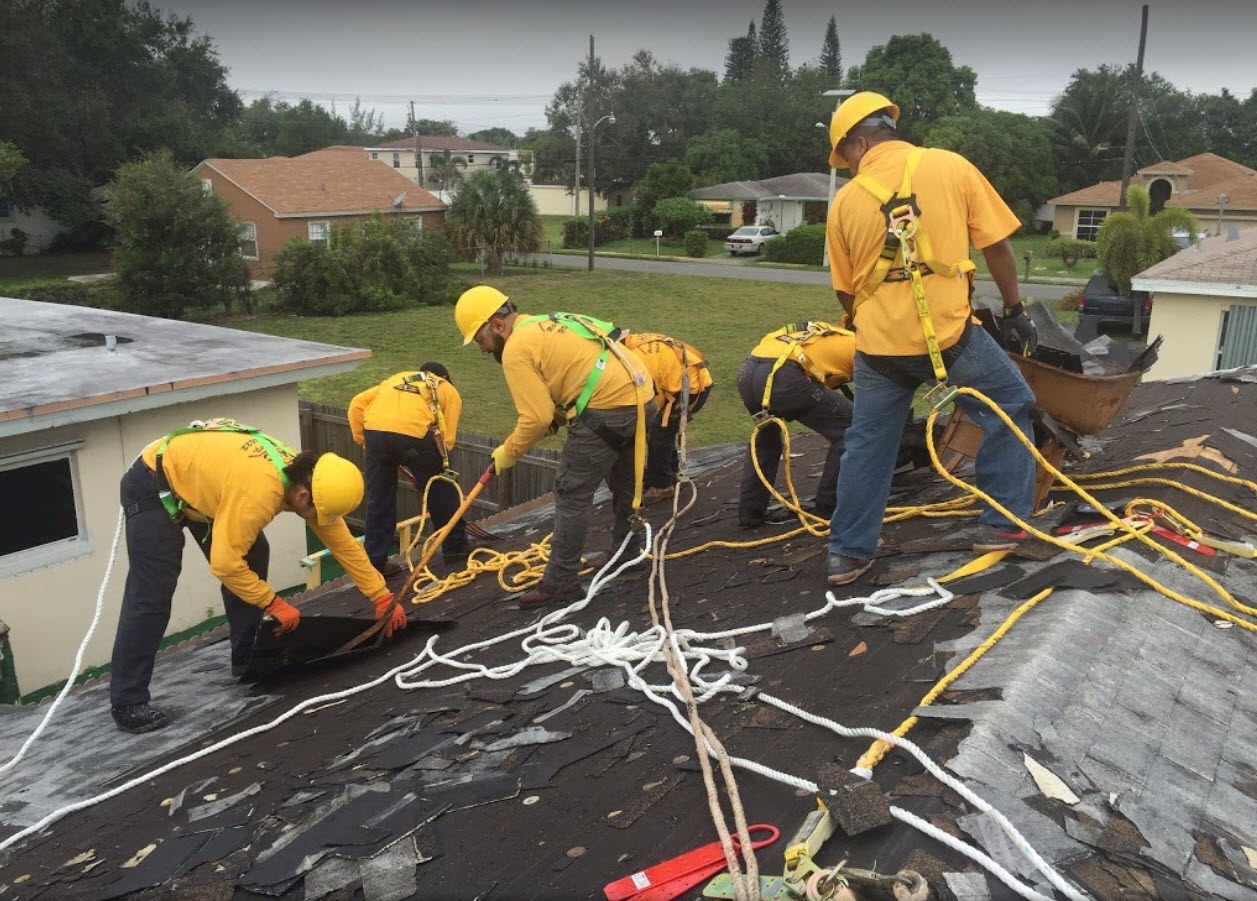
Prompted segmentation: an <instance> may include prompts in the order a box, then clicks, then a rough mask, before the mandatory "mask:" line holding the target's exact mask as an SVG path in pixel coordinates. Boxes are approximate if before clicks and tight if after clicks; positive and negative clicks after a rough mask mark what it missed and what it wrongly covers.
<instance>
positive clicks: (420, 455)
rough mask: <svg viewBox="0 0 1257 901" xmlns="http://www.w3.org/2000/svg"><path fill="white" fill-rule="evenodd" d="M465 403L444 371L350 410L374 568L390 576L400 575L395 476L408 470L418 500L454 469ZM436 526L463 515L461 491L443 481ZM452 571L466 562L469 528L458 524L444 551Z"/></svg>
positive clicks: (432, 367)
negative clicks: (392, 553)
mask: <svg viewBox="0 0 1257 901" xmlns="http://www.w3.org/2000/svg"><path fill="white" fill-rule="evenodd" d="M462 410H463V400H462V398H461V397H460V396H459V394H458V391H457V390H455V388H454V383H453V382H451V381H450V374H449V372H448V371H447V370H446V368H445V367H444V366H442V365H441V364H440V363H424V364H423V366H421V367H420V368H419V371H418V372H399V373H397V374H396V375H392V376H389V377H388V378H386V379H385V380H384V381H382V382H380V384H378V385H376V386H375V387H373V388H368V389H367V390H366V391H363V392H361V393H359V394H357V395H356V396H355V397H354V399H353V401H351V402H350V404H349V428H350V430H351V431H352V432H353V436H354V441H356V442H357V443H358V444H359V445H360V446H362V447H363V449H364V450H365V454H364V463H365V466H364V468H365V470H366V476H367V528H366V535H365V538H364V541H363V545H364V546H365V547H366V550H367V557H368V558H369V559H370V561H371V565H372V566H374V567H375V568H376V569H378V570H379V571H380V572H381V573H382V574H383V575H384V576H391V575H394V574H395V573H397V572H400V571H401V567H400V566H398V564H396V563H394V562H392V561H390V560H389V559H388V550H389V547H390V545H391V544H392V543H393V533H394V532H396V531H397V468H398V467H399V466H403V467H405V468H406V471H407V472H409V473H410V477H411V478H412V479H414V481H415V487H416V488H418V489H419V491H420V494H421V495H422V492H423V491H424V487H425V486H426V485H427V484H428V480H429V479H431V478H432V477H433V476H436V475H440V474H441V473H442V472H444V471H445V470H446V469H448V468H449V456H448V455H449V450H450V448H452V447H453V446H454V440H455V438H456V437H457V434H458V417H459V415H460V414H461V413H462ZM428 512H429V513H431V514H432V526H433V528H434V529H437V530H440V529H442V528H444V527H445V524H446V523H448V522H449V521H450V519H451V518H452V517H453V516H454V514H455V513H457V512H458V491H457V490H456V489H455V488H454V486H453V485H452V484H450V483H449V482H447V481H445V480H444V479H437V480H436V481H435V482H433V483H432V487H431V488H430V489H428ZM441 551H442V553H443V554H444V556H445V562H446V563H456V562H460V561H462V560H465V559H466V558H467V551H468V543H467V527H466V525H464V523H463V520H462V519H461V518H460V519H459V520H458V522H457V523H455V524H454V526H453V528H452V529H450V533H449V535H447V536H446V538H445V543H444V545H442V548H441Z"/></svg>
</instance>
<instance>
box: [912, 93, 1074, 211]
mask: <svg viewBox="0 0 1257 901" xmlns="http://www.w3.org/2000/svg"><path fill="white" fill-rule="evenodd" d="M924 143H925V145H926V146H927V147H942V148H944V149H946V150H953V151H955V152H956V153H959V154H960V155H961V156H963V157H965V159H967V160H969V162H971V163H973V164H974V165H975V166H977V167H978V168H979V169H980V170H981V171H982V174H983V175H985V176H986V177H987V179H988V180H989V181H990V182H991V184H992V185H993V186H994V187H995V190H996V191H998V192H999V194H1000V196H1001V197H1003V198H1004V202H1005V203H1007V204H1008V205H1009V206H1010V207H1012V209H1013V212H1015V213H1016V214H1017V218H1019V219H1020V220H1021V223H1022V225H1023V226H1025V227H1029V226H1031V225H1032V224H1033V217H1034V211H1035V210H1037V209H1038V208H1039V207H1040V206H1042V205H1043V204H1044V203H1045V202H1046V201H1047V200H1048V199H1049V198H1051V197H1055V196H1056V194H1057V192H1058V188H1059V185H1058V184H1057V181H1056V175H1055V171H1054V170H1055V162H1056V161H1055V157H1054V156H1053V153H1052V132H1051V129H1050V127H1049V126H1048V125H1047V124H1046V122H1044V120H1042V119H1036V118H1034V117H1032V116H1025V115H1022V114H1020V113H1009V112H1004V111H1001V110H993V109H986V108H981V107H980V108H978V109H975V110H973V111H971V112H967V113H963V114H961V115H954V116H945V117H943V118H942V119H939V120H938V121H937V122H935V123H934V124H933V125H932V126H930V129H929V131H928V132H926V135H925V140H924Z"/></svg>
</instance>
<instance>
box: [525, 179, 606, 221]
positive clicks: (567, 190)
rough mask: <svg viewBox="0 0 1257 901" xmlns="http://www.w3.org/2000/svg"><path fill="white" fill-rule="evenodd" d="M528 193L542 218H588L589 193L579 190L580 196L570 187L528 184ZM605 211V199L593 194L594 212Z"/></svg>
mask: <svg viewBox="0 0 1257 901" xmlns="http://www.w3.org/2000/svg"><path fill="white" fill-rule="evenodd" d="M528 191H529V193H531V194H532V199H533V200H534V201H535V202H536V204H537V212H538V213H539V214H540V215H542V216H588V215H589V192H588V191H587V190H585V189H584V188H582V189H581V192H580V196H577V195H576V194H574V193H573V191H572V186H571V185H537V184H529V186H528ZM605 209H607V198H606V197H605V196H603V195H602V194H599V193H597V192H596V191H595V192H594V212H599V211H601V210H605Z"/></svg>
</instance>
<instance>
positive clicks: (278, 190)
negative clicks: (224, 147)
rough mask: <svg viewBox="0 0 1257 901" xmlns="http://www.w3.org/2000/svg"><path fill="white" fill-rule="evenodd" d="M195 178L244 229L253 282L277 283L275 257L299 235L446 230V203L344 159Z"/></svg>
mask: <svg viewBox="0 0 1257 901" xmlns="http://www.w3.org/2000/svg"><path fill="white" fill-rule="evenodd" d="M193 172H194V173H195V174H196V175H197V176H198V177H199V178H200V179H201V183H202V184H203V185H204V186H205V190H207V191H214V192H216V193H217V194H218V195H219V196H220V197H222V198H223V200H225V201H226V202H227V205H228V206H229V207H230V208H231V212H232V215H233V216H235V217H236V219H237V220H239V222H240V254H241V256H243V257H244V259H245V261H246V262H247V263H248V267H249V276H250V277H251V278H253V279H254V280H265V279H269V278H271V276H272V275H273V274H274V272H275V256H276V254H278V253H279V252H280V250H282V249H283V247H284V245H285V244H287V243H288V241H289V240H290V239H291V238H293V237H294V236H297V237H301V238H304V239H306V240H308V241H327V240H328V237H329V235H330V234H331V229H332V226H333V225H345V224H348V223H354V222H362V221H364V220H366V219H369V218H370V217H371V216H373V215H375V214H377V213H378V214H380V215H383V216H401V217H403V218H405V219H409V220H412V221H413V222H414V223H415V227H416V228H430V227H432V226H436V225H440V224H441V222H443V221H444V218H445V204H443V203H441V201H439V200H438V199H437V198H436V197H433V196H432V195H431V194H430V193H428V192H427V191H425V190H423V189H422V188H419V187H416V186H415V185H414V184H413V183H412V182H411V181H410V180H409V179H407V178H405V177H404V176H402V175H399V174H398V173H397V172H394V171H392V170H391V169H388V168H386V167H384V166H377V165H375V164H373V163H371V162H370V161H369V160H366V159H352V158H350V155H348V154H345V153H326V154H323V155H317V154H316V155H307V156H304V157H295V158H292V159H289V158H287V157H271V158H270V159H264V160H257V159H251V160H226V159H211V160H205V161H204V162H203V163H201V164H200V165H198V166H197V167H196V168H195V169H194V170H193Z"/></svg>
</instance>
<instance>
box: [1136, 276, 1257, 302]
mask: <svg viewBox="0 0 1257 901" xmlns="http://www.w3.org/2000/svg"><path fill="white" fill-rule="evenodd" d="M1130 286H1131V288H1133V289H1134V290H1136V291H1151V292H1153V293H1158V292H1161V293H1166V294H1208V295H1212V296H1214V297H1246V298H1254V299H1257V285H1244V284H1240V285H1236V284H1224V283H1222V282H1193V281H1182V280H1179V279H1172V278H1140V277H1138V276H1136V277H1135V278H1132V279H1131V280H1130Z"/></svg>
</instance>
